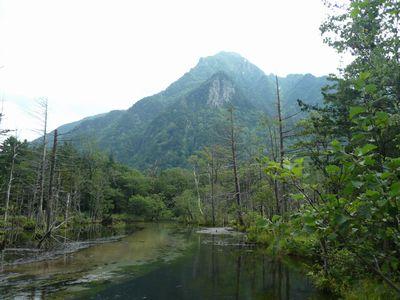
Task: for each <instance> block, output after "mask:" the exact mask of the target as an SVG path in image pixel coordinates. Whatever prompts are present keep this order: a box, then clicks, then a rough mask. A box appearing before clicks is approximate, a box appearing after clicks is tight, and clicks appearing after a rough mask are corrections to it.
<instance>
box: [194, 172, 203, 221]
mask: <svg viewBox="0 0 400 300" xmlns="http://www.w3.org/2000/svg"><path fill="white" fill-rule="evenodd" d="M193 177H194V184H195V185H196V192H197V205H198V207H199V211H200V214H201V215H204V213H203V210H202V209H201V198H200V191H199V180H198V179H197V174H196V167H195V166H193Z"/></svg>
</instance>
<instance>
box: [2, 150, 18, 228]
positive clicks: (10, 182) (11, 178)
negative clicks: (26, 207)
mask: <svg viewBox="0 0 400 300" xmlns="http://www.w3.org/2000/svg"><path fill="white" fill-rule="evenodd" d="M16 157H17V145H16V144H15V145H13V153H12V158H11V168H10V177H9V179H8V184H7V194H6V208H5V211H4V223H6V222H7V217H8V208H9V206H10V196H11V186H12V182H13V180H14V166H15V158H16Z"/></svg>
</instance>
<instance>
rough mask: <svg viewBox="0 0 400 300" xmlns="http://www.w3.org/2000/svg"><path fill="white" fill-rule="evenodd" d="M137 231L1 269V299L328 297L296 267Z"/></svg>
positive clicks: (200, 241) (151, 230) (172, 228)
mask: <svg viewBox="0 0 400 300" xmlns="http://www.w3.org/2000/svg"><path fill="white" fill-rule="evenodd" d="M141 226H143V229H142V230H139V231H135V232H133V233H131V234H129V235H127V236H126V237H124V238H122V239H120V240H118V241H114V242H110V243H102V244H98V245H95V246H92V247H89V248H86V249H82V250H79V251H77V252H74V253H69V254H65V255H63V256H62V257H59V258H57V259H53V260H47V261H41V262H33V263H28V264H20V265H14V266H7V265H6V266H4V267H3V271H2V272H1V273H0V298H1V299H191V300H194V299H333V298H332V296H329V295H325V294H323V293H321V292H318V291H317V290H316V289H315V288H314V287H313V286H312V285H311V283H310V282H309V280H308V279H307V278H306V276H305V275H304V274H302V273H301V272H300V268H299V266H298V263H296V262H293V261H292V262H291V261H277V260H275V259H272V258H271V257H269V256H268V255H266V254H265V253H264V252H263V251H262V249H257V248H253V247H247V246H244V244H243V243H242V239H243V236H241V235H237V236H211V235H206V234H199V233H197V231H196V230H195V229H193V228H184V227H180V226H177V225H175V224H157V223H145V224H142V225H141Z"/></svg>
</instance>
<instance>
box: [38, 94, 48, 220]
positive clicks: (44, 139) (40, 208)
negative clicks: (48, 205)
mask: <svg viewBox="0 0 400 300" xmlns="http://www.w3.org/2000/svg"><path fill="white" fill-rule="evenodd" d="M42 106H43V108H44V128H43V144H42V147H43V149H42V164H41V173H40V199H39V201H40V202H39V211H38V213H39V216H40V219H41V218H42V216H43V202H44V182H45V171H46V152H47V109H48V106H47V100H45V101H44V102H43V103H42Z"/></svg>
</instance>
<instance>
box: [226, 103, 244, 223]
mask: <svg viewBox="0 0 400 300" xmlns="http://www.w3.org/2000/svg"><path fill="white" fill-rule="evenodd" d="M229 112H230V123H231V124H230V125H231V128H230V129H231V130H230V142H231V150H232V164H233V176H234V179H235V196H236V205H237V219H238V223H239V224H240V225H242V226H243V225H244V223H243V218H242V203H241V197H240V184H239V175H238V172H237V161H236V141H235V131H234V120H233V108H232V107H231V108H230V109H229Z"/></svg>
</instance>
